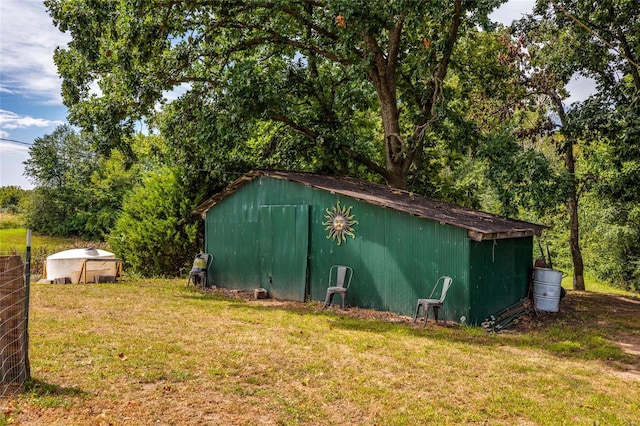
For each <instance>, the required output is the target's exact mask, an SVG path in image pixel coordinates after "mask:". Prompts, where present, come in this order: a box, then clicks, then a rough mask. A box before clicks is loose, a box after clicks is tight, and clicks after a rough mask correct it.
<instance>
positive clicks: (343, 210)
mask: <svg viewBox="0 0 640 426" xmlns="http://www.w3.org/2000/svg"><path fill="white" fill-rule="evenodd" d="M351 209H353V206H350V207H347V206H342V207H341V206H340V201H338V202H336V205H335V206H333V207H331V210H329V209H326V212H327V214H326V215H325V216H324V217H325V218H327V221H326V222H322V225H323V226H325V228H324V229H325V230H326V231H329V234H328V235H327V238H331V239H332V240H333V241H336V242H337V243H338V245H340V244H342V243H343V242H345V241H346V240H347V235H348V236H350V237H351V238H355V237H356V236H355V234H354V232H356V230H355V229H353V226H354V225H357V224H358V221H357V220H353V218H354V217H355V215H352V214H351Z"/></svg>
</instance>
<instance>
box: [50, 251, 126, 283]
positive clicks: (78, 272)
mask: <svg viewBox="0 0 640 426" xmlns="http://www.w3.org/2000/svg"><path fill="white" fill-rule="evenodd" d="M115 257H116V256H115V255H114V254H113V253H110V252H108V251H106V250H100V249H95V248H81V249H73V250H65V251H61V252H58V253H55V254H52V255H51V256H48V257H47V263H46V276H45V278H46V279H47V280H51V281H53V280H55V279H58V278H69V279H70V280H71V282H72V283H79V282H93V281H94V279H95V277H96V276H100V275H108V276H114V277H115V276H116V273H117V262H114V261H104V262H101V261H100V259H115ZM83 266H84V267H85V268H86V270H85V271H83Z"/></svg>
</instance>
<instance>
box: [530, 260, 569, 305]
mask: <svg viewBox="0 0 640 426" xmlns="http://www.w3.org/2000/svg"><path fill="white" fill-rule="evenodd" d="M561 283H562V272H561V271H556V270H555V269H549V268H533V302H534V303H535V305H536V309H537V310H539V311H546V312H558V309H559V308H560V293H561V291H562V290H561Z"/></svg>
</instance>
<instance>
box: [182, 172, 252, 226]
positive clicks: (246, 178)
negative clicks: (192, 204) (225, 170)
mask: <svg viewBox="0 0 640 426" xmlns="http://www.w3.org/2000/svg"><path fill="white" fill-rule="evenodd" d="M257 176H259V174H256V173H255V171H253V170H252V171H250V172H248V173H245V174H244V175H242V176H240V177H239V178H238V179H236V180H234V181H233V182H231V183H230V184H229V185H227V186H226V187H225V188H224V189H223V190H222V191H220V192H218V193H217V194H214V195H213V196H212V197H211V198H209V199H208V200H206V201H204V202H202V203H200V205H198V206H197V207H196V208H195V209H193V211H192V212H191V213H192V214H198V215H200V216H202V218H203V219H204V217H205V214H206V213H207V211H208V210H209V209H210V208H211V207H213V206H215V205H216V204H218V203H219V202H220V201H222V200H224V199H225V198H227V197H228V196H229V195H231V194H233V193H234V192H236V191H237V190H238V188H240V187H241V186H242V185H244V184H245V183H247V182H251V181H252V180H253V179H255V178H256V177H257Z"/></svg>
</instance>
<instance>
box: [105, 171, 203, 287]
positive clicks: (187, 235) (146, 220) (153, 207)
mask: <svg viewBox="0 0 640 426" xmlns="http://www.w3.org/2000/svg"><path fill="white" fill-rule="evenodd" d="M188 194H189V191H188V190H187V189H186V188H184V186H183V185H182V183H181V181H180V179H179V178H178V176H177V174H176V173H175V172H173V171H172V170H170V169H167V168H164V169H160V170H158V171H154V172H150V173H149V174H148V175H146V177H145V178H144V179H143V181H142V183H141V184H139V185H138V186H136V187H134V189H133V190H132V191H131V192H130V193H129V194H128V195H127V196H126V197H125V200H124V204H123V211H122V214H121V215H120V217H119V218H118V220H117V221H116V224H115V227H114V228H113V230H112V231H111V234H110V235H109V237H108V241H109V244H110V245H111V247H112V248H113V250H114V252H115V253H116V254H117V255H118V256H120V257H122V258H123V259H124V261H125V264H126V265H127V267H128V268H129V269H130V270H131V271H133V272H135V273H139V274H141V275H143V276H148V277H151V276H176V275H178V274H180V272H181V269H183V268H185V267H186V265H188V264H189V263H190V262H191V261H192V260H193V256H194V255H195V253H197V251H198V247H199V245H198V241H197V231H198V219H197V217H196V216H194V215H193V214H192V213H191V212H192V210H193V208H194V205H193V201H192V200H191V199H190V198H189V197H188Z"/></svg>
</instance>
